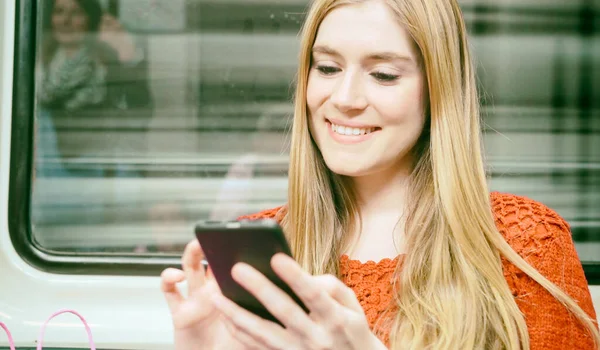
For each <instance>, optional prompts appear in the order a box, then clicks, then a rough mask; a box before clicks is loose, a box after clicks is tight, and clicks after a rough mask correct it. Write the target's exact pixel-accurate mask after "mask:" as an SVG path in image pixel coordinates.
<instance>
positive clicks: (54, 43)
mask: <svg viewBox="0 0 600 350" xmlns="http://www.w3.org/2000/svg"><path fill="white" fill-rule="evenodd" d="M45 5H47V6H48V7H47V8H45V13H46V18H45V21H44V28H45V33H44V36H43V44H42V45H43V46H42V50H41V63H42V64H41V67H40V69H39V70H38V71H39V73H40V75H41V82H40V86H39V90H38V91H39V92H38V98H39V103H40V104H41V105H42V106H43V107H45V108H49V109H65V110H76V109H82V108H84V107H90V106H111V107H120V108H127V107H138V106H147V105H148V104H149V103H150V97H149V90H148V87H147V84H146V80H147V77H146V76H145V69H143V67H142V66H143V64H144V54H143V51H142V50H141V48H139V46H137V45H136V43H135V42H134V40H133V38H132V36H131V35H130V34H128V33H127V32H126V31H125V30H124V29H123V27H122V26H121V25H120V24H119V22H118V21H117V20H116V19H115V18H114V17H112V16H111V15H108V14H103V11H102V7H101V6H100V4H99V2H98V1H97V0H51V1H49V2H47V3H46V4H45Z"/></svg>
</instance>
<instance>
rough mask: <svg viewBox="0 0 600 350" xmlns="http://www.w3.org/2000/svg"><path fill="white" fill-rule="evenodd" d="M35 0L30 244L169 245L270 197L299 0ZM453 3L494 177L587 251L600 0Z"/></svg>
mask: <svg viewBox="0 0 600 350" xmlns="http://www.w3.org/2000/svg"><path fill="white" fill-rule="evenodd" d="M40 3H43V4H44V6H43V7H40V9H39V11H40V12H39V14H38V15H39V24H40V30H39V32H38V40H37V42H38V43H39V47H38V55H37V56H38V57H37V58H38V59H37V61H38V65H37V68H36V69H37V71H36V73H37V77H38V78H37V81H36V84H37V85H36V87H37V105H36V115H35V118H36V155H35V156H36V157H35V159H36V163H35V167H36V172H35V174H36V177H35V183H34V192H33V203H32V218H33V226H34V237H35V240H36V241H37V243H38V244H39V245H41V246H42V247H44V248H46V249H49V250H55V251H79V252H104V253H110V252H115V253H118V252H128V253H131V252H133V253H166V252H177V253H180V252H181V250H182V247H183V245H184V244H185V243H187V242H188V241H189V240H190V239H191V238H192V237H193V235H192V226H193V223H194V222H195V221H197V220H201V219H208V218H211V219H232V218H235V217H237V216H239V215H240V214H244V213H249V212H254V211H258V210H261V209H265V208H269V207H274V206H277V205H280V204H283V203H284V202H285V199H286V198H285V197H286V187H287V180H286V169H287V152H288V151H287V143H286V134H285V131H286V129H287V127H288V124H289V117H290V115H291V113H292V108H291V102H290V101H291V95H292V81H293V78H294V74H295V68H296V54H297V46H298V42H297V32H298V30H299V29H300V25H301V23H302V20H303V18H302V14H303V13H304V12H305V8H306V5H307V2H306V1H304V0H290V1H282V2H272V1H252V2H247V1H217V0H120V1H99V2H97V3H96V2H95V1H93V0H44V1H40ZM462 6H463V10H464V12H465V16H466V18H467V21H468V24H469V30H470V32H471V35H472V43H473V46H474V49H475V55H476V58H477V65H478V73H479V79H480V83H481V91H482V93H483V103H484V108H483V112H484V121H485V132H486V136H485V142H486V150H487V153H488V160H489V165H490V170H491V175H492V178H491V187H492V189H494V190H499V191H505V192H511V193H515V194H519V195H526V196H529V197H532V198H534V199H536V200H539V201H542V202H543V203H545V204H547V205H548V206H550V207H551V208H554V209H556V210H557V211H558V212H559V213H560V214H561V215H562V216H564V217H565V218H566V219H567V220H568V221H569V222H570V224H571V225H572V229H573V232H574V238H575V240H576V243H577V248H578V250H579V252H580V256H581V258H582V260H586V261H594V260H600V253H598V252H600V249H598V245H599V242H600V115H599V109H600V105H599V103H600V102H599V101H600V87H599V86H598V84H599V82H600V48H599V47H600V46H599V45H598V42H599V38H600V36H599V35H598V32H597V29H595V26H594V21H595V18H596V17H595V16H597V15H596V14H597V13H598V11H599V10H600V8H598V7H596V8H594V7H593V6H592V1H580V2H565V1H558V0H551V1H544V3H543V4H541V3H538V2H536V1H532V0H528V1H520V2H517V1H507V2H503V3H502V4H498V3H497V2H495V1H489V0H487V1H484V0H469V1H467V0H464V1H462ZM107 10H110V11H107Z"/></svg>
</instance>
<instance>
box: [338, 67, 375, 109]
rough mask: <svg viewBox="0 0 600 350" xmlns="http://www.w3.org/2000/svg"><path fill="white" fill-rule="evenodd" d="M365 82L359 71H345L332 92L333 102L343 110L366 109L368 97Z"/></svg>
mask: <svg viewBox="0 0 600 350" xmlns="http://www.w3.org/2000/svg"><path fill="white" fill-rule="evenodd" d="M363 84H364V83H363V81H362V78H361V76H360V74H359V73H358V72H347V73H345V74H344V75H343V76H342V77H341V79H340V80H339V82H338V84H337V85H336V87H335V90H334V91H333V93H332V94H331V98H330V99H331V102H332V103H333V105H334V106H335V107H336V108H337V109H339V110H340V111H341V112H348V111H352V110H362V109H365V108H366V107H367V99H366V97H365V95H364V86H363Z"/></svg>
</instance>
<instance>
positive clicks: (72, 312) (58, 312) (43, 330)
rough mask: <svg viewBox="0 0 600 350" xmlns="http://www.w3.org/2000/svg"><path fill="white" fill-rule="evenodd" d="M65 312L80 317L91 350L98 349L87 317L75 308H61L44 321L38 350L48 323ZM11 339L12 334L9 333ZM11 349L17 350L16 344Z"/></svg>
mask: <svg viewBox="0 0 600 350" xmlns="http://www.w3.org/2000/svg"><path fill="white" fill-rule="evenodd" d="M64 313H70V314H73V315H75V316H77V317H79V319H80V320H81V322H83V326H84V327H85V331H86V332H87V334H88V341H89V344H90V350H96V345H94V340H93V339H92V330H91V329H90V326H89V325H88V323H87V321H86V320H85V318H83V316H81V315H80V314H79V313H78V312H77V311H75V310H59V311H57V312H55V313H53V314H52V315H51V316H50V317H48V319H47V320H46V322H44V324H43V325H42V329H41V330H40V336H39V338H38V344H37V348H36V349H37V350H42V346H43V344H42V341H43V340H44V333H45V332H46V326H47V325H48V322H50V321H51V320H52V319H53V318H54V317H56V316H58V315H60V314H64ZM9 340H10V335H9ZM11 350H15V349H14V346H13V347H12V348H11Z"/></svg>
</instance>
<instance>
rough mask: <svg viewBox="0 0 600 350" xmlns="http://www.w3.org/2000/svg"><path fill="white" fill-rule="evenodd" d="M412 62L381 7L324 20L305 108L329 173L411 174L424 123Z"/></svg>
mask: <svg viewBox="0 0 600 350" xmlns="http://www.w3.org/2000/svg"><path fill="white" fill-rule="evenodd" d="M418 57H419V55H418V53H417V51H416V50H415V49H414V44H413V42H412V39H411V37H410V36H409V34H408V33H407V32H406V30H405V29H404V28H403V27H402V25H401V24H400V23H398V21H397V20H396V18H395V17H394V14H393V12H392V11H391V10H390V9H389V8H388V7H387V6H386V5H385V4H383V3H382V2H380V1H371V2H366V3H362V4H356V5H345V6H341V7H338V8H336V9H334V10H333V11H331V12H330V13H329V14H328V15H327V16H326V17H325V19H324V20H323V22H322V23H321V25H320V27H319V31H318V32H317V36H316V39H315V44H314V46H313V52H312V66H311V68H310V73H309V77H308V87H307V106H308V110H309V112H310V130H311V134H312V137H313V138H314V140H315V142H316V144H317V145H318V147H319V149H320V151H321V153H322V155H323V158H324V160H325V163H326V164H327V166H328V167H329V169H331V170H332V171H333V172H334V173H337V174H340V175H346V176H351V177H359V176H365V175H372V174H378V173H382V172H390V171H391V172H398V171H403V172H406V171H410V167H411V164H412V163H411V161H412V160H411V159H410V156H409V154H410V151H411V149H412V148H413V146H414V145H415V143H416V141H417V139H418V138H419V136H420V135H421V132H422V130H423V125H424V122H425V117H424V112H423V106H424V75H423V72H422V71H421V69H420V65H419V64H418V62H419V58H418Z"/></svg>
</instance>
